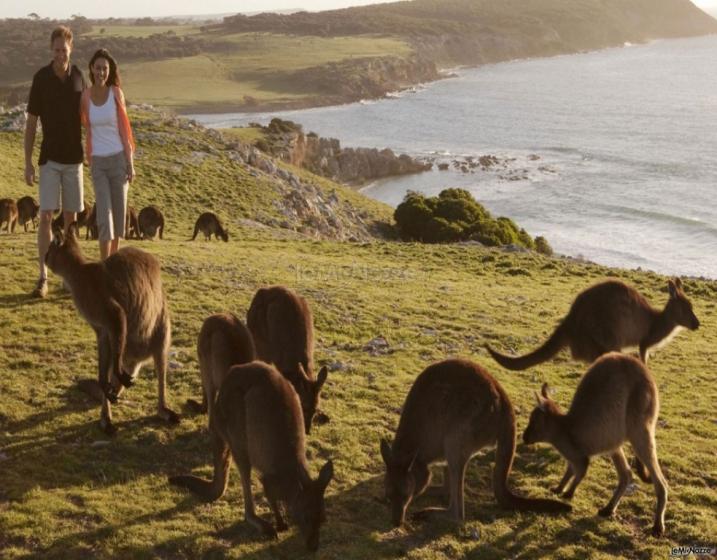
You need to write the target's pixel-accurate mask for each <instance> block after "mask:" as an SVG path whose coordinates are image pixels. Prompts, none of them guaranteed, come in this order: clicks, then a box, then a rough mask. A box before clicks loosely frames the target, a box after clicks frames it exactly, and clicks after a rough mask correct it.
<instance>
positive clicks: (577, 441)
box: [523, 353, 667, 537]
mask: <svg viewBox="0 0 717 560" xmlns="http://www.w3.org/2000/svg"><path fill="white" fill-rule="evenodd" d="M535 396H536V398H537V399H538V406H537V407H536V408H535V410H533V413H532V414H531V416H530V423H529V424H528V427H527V428H526V429H525V433H524V434H523V441H525V443H536V442H539V441H545V442H548V443H550V444H552V445H553V446H554V447H555V448H556V449H557V450H558V451H559V452H560V454H561V455H562V456H563V457H565V459H566V460H567V462H568V468H567V470H566V471H565V475H564V476H563V478H562V480H561V481H560V483H559V484H558V486H557V487H556V488H555V490H554V491H555V492H556V493H558V494H560V493H562V492H563V489H564V488H565V485H566V484H567V483H568V482H570V480H571V479H572V483H571V484H570V487H569V488H568V489H567V490H566V491H565V493H564V494H563V496H564V497H565V498H568V499H570V498H572V497H573V494H574V493H575V489H576V488H577V487H578V484H580V481H581V480H582V479H583V477H584V476H585V473H586V472H587V469H588V463H589V461H590V457H592V456H593V455H598V454H608V455H610V458H611V459H612V462H613V463H614V465H615V469H616V470H617V474H618V477H619V483H618V486H617V488H616V489H615V493H614V494H613V496H612V498H611V499H610V501H609V502H608V504H607V505H606V506H605V507H604V508H602V509H601V510H600V511H599V512H598V514H599V515H601V516H604V517H610V516H611V515H613V514H614V513H615V510H616V509H617V505H618V503H619V502H620V498H622V495H623V494H624V493H625V489H626V488H627V486H628V485H629V484H630V481H631V480H632V475H631V473H630V467H629V466H628V464H627V460H626V459H625V455H624V453H623V452H622V444H623V443H625V442H626V441H629V442H630V443H631V444H632V447H633V449H634V450H635V454H636V455H637V457H638V458H639V459H640V461H641V462H642V463H643V464H644V465H645V466H646V467H647V469H648V471H649V473H650V475H651V477H649V478H648V477H646V476H644V475H642V474H641V475H640V476H641V478H643V479H646V480H647V481H649V480H652V482H653V484H654V485H655V494H656V495H657V507H656V508H655V523H654V525H653V527H652V534H653V535H654V536H656V537H658V536H661V535H662V534H663V533H664V531H665V507H666V504H667V482H666V481H665V478H664V476H663V475H662V471H661V470H660V465H659V463H658V462H657V448H656V444H655V425H656V424H657V416H658V413H659V408H660V401H659V397H658V395H657V387H656V385H655V381H654V379H653V378H652V375H650V372H649V371H648V370H647V368H646V367H645V366H644V365H643V364H642V363H641V362H640V361H639V360H637V359H636V358H633V357H631V356H626V355H624V354H618V353H611V354H607V355H605V356H603V357H601V358H600V359H598V361H596V362H595V363H594V364H593V365H592V366H591V367H590V369H589V370H588V371H587V373H586V374H585V375H584V376H583V378H582V380H581V381H580V384H579V385H578V388H577V390H576V391H575V396H574V397H573V402H572V404H571V405H570V409H569V410H568V412H567V413H566V414H563V413H562V412H561V411H560V408H559V407H558V405H557V404H555V403H554V402H553V401H552V400H551V399H550V398H549V397H548V387H547V384H545V385H543V389H542V394H540V395H539V394H537V393H536V394H535Z"/></svg>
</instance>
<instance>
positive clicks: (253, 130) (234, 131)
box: [221, 126, 265, 144]
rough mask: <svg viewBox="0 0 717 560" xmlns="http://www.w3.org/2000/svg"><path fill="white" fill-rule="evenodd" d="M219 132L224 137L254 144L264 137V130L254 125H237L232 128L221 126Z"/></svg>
mask: <svg viewBox="0 0 717 560" xmlns="http://www.w3.org/2000/svg"><path fill="white" fill-rule="evenodd" d="M221 133H222V134H223V135H224V136H225V137H226V138H231V139H234V140H238V141H239V142H244V143H246V144H254V143H255V142H256V141H257V140H261V139H263V138H264V137H265V134H264V131H263V130H262V129H261V128H259V127H254V126H237V127H234V128H222V129H221Z"/></svg>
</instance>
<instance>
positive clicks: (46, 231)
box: [32, 161, 61, 297]
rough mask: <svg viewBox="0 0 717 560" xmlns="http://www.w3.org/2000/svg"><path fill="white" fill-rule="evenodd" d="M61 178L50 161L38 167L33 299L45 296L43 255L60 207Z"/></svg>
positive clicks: (48, 244) (54, 164) (48, 245)
mask: <svg viewBox="0 0 717 560" xmlns="http://www.w3.org/2000/svg"><path fill="white" fill-rule="evenodd" d="M60 182H61V176H60V173H59V171H58V169H57V164H56V163H54V162H51V161H48V162H47V163H45V164H43V165H41V166H40V225H39V227H38V228H37V258H38V265H39V268H40V276H39V279H38V281H37V285H36V286H35V289H34V290H33V292H32V295H33V296H35V297H45V296H46V295H47V267H46V266H45V255H46V254H47V250H48V249H49V247H50V243H51V242H52V214H53V212H54V211H55V210H56V209H57V208H59V207H60Z"/></svg>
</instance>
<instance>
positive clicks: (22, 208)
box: [17, 196, 40, 232]
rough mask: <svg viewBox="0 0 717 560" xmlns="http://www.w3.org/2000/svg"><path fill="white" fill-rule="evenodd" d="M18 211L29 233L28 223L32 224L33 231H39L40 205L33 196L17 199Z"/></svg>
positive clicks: (21, 221)
mask: <svg viewBox="0 0 717 560" xmlns="http://www.w3.org/2000/svg"><path fill="white" fill-rule="evenodd" d="M17 211H18V217H19V220H20V223H21V224H22V226H23V228H25V232H27V222H32V229H33V231H34V230H37V214H38V212H39V211H40V205H39V204H38V203H37V201H36V200H35V199H34V198H32V197H31V196H23V197H22V198H18V199H17Z"/></svg>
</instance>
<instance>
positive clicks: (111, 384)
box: [45, 224, 179, 435]
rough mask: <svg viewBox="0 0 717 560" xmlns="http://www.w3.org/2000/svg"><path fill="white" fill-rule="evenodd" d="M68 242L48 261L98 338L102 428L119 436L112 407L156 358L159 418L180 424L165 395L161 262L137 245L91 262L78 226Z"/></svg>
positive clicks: (166, 338) (166, 329) (56, 245)
mask: <svg viewBox="0 0 717 560" xmlns="http://www.w3.org/2000/svg"><path fill="white" fill-rule="evenodd" d="M63 238H64V236H63V234H62V232H60V233H59V234H58V235H57V237H56V238H55V239H54V240H53V242H52V243H51V244H50V248H49V249H48V251H47V255H46V257H45V261H46V263H47V266H48V267H49V268H50V270H52V271H53V272H54V273H55V274H58V275H59V276H61V277H62V278H63V279H64V280H65V282H66V284H67V285H68V286H69V289H70V292H71V293H72V299H73V300H74V302H75V307H77V310H78V312H79V313H80V315H82V317H83V318H84V319H85V320H86V321H87V322H88V323H89V324H90V326H91V327H92V329H93V330H94V331H95V334H96V335H97V349H98V370H99V388H98V389H101V394H102V413H101V416H100V425H101V427H102V429H103V430H104V431H105V432H106V433H107V434H109V435H112V434H114V433H115V432H116V428H115V427H114V426H113V424H112V411H111V407H110V403H115V402H117V398H118V396H119V394H120V393H121V391H122V389H123V387H129V386H131V385H132V384H133V382H134V379H135V378H136V377H137V374H138V373H139V369H140V367H141V366H142V363H143V362H145V361H146V360H148V359H149V358H153V359H154V367H155V371H156V373H157V380H158V390H159V403H158V414H159V416H160V417H161V418H162V419H164V420H167V421H169V422H170V423H174V424H176V423H178V422H179V416H178V415H177V414H176V413H174V412H173V411H172V410H170V409H169V408H168V407H167V403H166V395H165V391H166V378H167V354H168V351H169V344H170V322H169V310H168V308H167V302H166V299H165V296H164V291H163V289H162V277H161V274H160V266H159V262H158V261H157V259H156V258H155V257H153V256H152V255H150V254H149V253H146V252H144V251H140V250H139V249H135V248H132V247H126V248H124V249H121V250H120V251H118V252H117V253H115V254H114V255H112V256H110V257H108V258H107V259H106V260H104V261H101V262H88V261H87V260H86V259H85V258H84V256H83V255H82V251H81V250H80V247H79V244H78V242H77V238H76V226H75V224H72V225H71V226H70V229H69V232H68V235H67V237H66V238H64V239H63ZM128 371H129V373H128ZM90 385H92V387H88V389H87V390H88V392H91V393H92V392H93V391H94V387H96V386H95V385H93V382H90ZM93 394H97V393H96V392H94V393H93Z"/></svg>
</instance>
